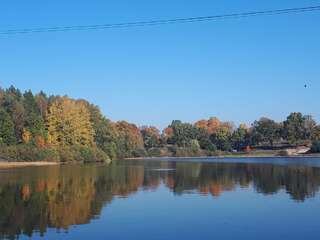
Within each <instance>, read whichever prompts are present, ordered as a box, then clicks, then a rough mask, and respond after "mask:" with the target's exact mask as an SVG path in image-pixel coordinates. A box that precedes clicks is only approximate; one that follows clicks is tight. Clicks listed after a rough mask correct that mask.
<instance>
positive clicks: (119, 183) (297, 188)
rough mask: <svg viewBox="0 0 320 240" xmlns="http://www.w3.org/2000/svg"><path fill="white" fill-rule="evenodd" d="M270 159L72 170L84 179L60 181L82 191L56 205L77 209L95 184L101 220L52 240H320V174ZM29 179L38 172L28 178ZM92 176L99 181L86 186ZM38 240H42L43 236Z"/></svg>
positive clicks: (93, 202)
mask: <svg viewBox="0 0 320 240" xmlns="http://www.w3.org/2000/svg"><path fill="white" fill-rule="evenodd" d="M188 161H189V160H188ZM238 161H239V160H238ZM246 161H252V159H249V160H246ZM263 161H264V160H263ZM268 161H269V162H264V164H257V160H256V162H255V163H252V164H248V163H246V164H235V163H230V162H229V163H207V162H206V161H205V162H203V163H202V164H199V163H194V162H189V163H182V162H181V163H176V162H175V163H173V162H170V163H168V162H158V161H154V162H143V161H135V162H119V164H120V166H114V165H113V166H110V167H108V168H103V167H102V168H99V169H98V170H97V169H94V167H88V168H87V169H85V170H84V169H82V168H81V167H79V168H80V169H76V170H75V171H71V172H77V173H78V174H76V175H74V176H73V177H72V178H68V176H69V175H70V171H69V170H68V169H67V170H64V171H63V174H62V177H60V178H62V179H64V180H66V183H69V184H70V179H71V180H72V181H73V183H76V182H79V185H77V184H75V185H71V186H73V187H75V188H74V189H72V190H71V192H70V193H68V194H67V191H66V192H64V191H62V192H60V190H57V196H58V197H57V196H55V198H54V200H55V201H58V200H59V201H67V202H68V201H71V202H72V201H74V203H77V201H79V200H80V201H81V199H82V196H81V191H82V192H86V191H87V189H86V188H85V186H86V184H89V185H88V186H90V187H92V188H93V189H94V190H95V191H90V190H89V193H90V194H92V196H91V200H90V201H88V202H85V206H87V207H88V208H89V209H91V210H89V211H88V212H92V210H93V209H94V208H96V206H97V205H99V204H102V207H101V209H100V210H99V211H98V212H97V213H98V214H96V215H94V214H92V215H91V216H87V220H88V221H87V223H86V224H80V225H77V226H69V228H68V230H62V229H61V230H59V231H60V233H57V231H56V230H55V229H52V228H50V227H49V228H48V230H47V232H46V233H44V236H45V239H90V238H91V239H246V240H247V239H281V240H282V239H318V236H319V234H320V221H319V220H320V198H319V196H318V190H319V185H320V170H319V169H318V168H312V167H305V166H304V167H303V166H301V165H300V166H297V165H296V164H295V165H290V166H289V167H286V166H283V165H276V166H275V165H271V164H270V159H268ZM308 161H310V160H308ZM313 161H315V160H313ZM317 161H318V160H317ZM310 163H311V162H310ZM281 164H282V163H281ZM308 164H309V163H308ZM313 164H317V163H312V165H313ZM312 165H311V166H312ZM309 166H310V165H309ZM120 169H121V170H120ZM172 170H174V171H172ZM24 171H25V170H22V172H24ZM60 171H61V170H60ZM89 172H90V173H89ZM20 173H21V172H20ZM120 173H121V174H122V175H120ZM29 174H31V171H29V172H28V173H25V175H29ZM33 174H34V175H35V176H36V177H35V178H31V177H30V178H31V179H32V181H35V182H37V181H36V180H38V179H40V178H41V174H40V176H39V175H37V174H35V173H33ZM60 174H61V173H60ZM78 175H80V176H85V178H83V179H82V178H79V176H78ZM0 177H1V176H0ZM69 177H70V176H69ZM118 177H119V178H118ZM48 178H50V177H48ZM90 178H91V179H94V178H95V179H96V183H93V185H90V183H86V181H89V180H88V179H90ZM16 179H19V180H16ZM22 179H24V181H28V180H27V179H28V178H27V177H26V176H24V177H23V178H21V174H20V175H19V174H18V176H16V177H15V178H14V179H11V184H13V185H11V186H16V185H17V184H18V182H19V181H21V180H22ZM84 179H86V180H84ZM7 181H9V179H7ZM48 181H49V182H50V181H51V180H50V179H48ZM62 182H63V181H62ZM89 182H90V181H89ZM2 183H3V182H2ZM60 185H61V184H60ZM1 186H3V185H1ZM61 186H62V187H61V190H63V184H62V185H61ZM36 187H37V186H36ZM38 187H39V186H38ZM66 189H67V188H66ZM88 189H90V188H88ZM63 192H64V193H63ZM61 193H62V195H61ZM109 193H110V194H111V195H110V194H109ZM29 194H31V193H29ZM63 196H65V199H64V198H63ZM84 196H87V193H86V194H84ZM30 197H36V194H35V195H32V194H31V195H30ZM60 197H61V198H60ZM72 197H74V199H73V198H72ZM109 197H111V198H109ZM77 198H78V199H77ZM28 201H30V200H28ZM27 203H28V202H27ZM53 206H55V205H53ZM66 206H68V205H60V207H66ZM29 207H30V206H29ZM55 209H56V210H58V209H57V208H55ZM70 209H77V208H70ZM51 210H53V209H51ZM93 212H94V211H93ZM64 214H73V212H68V211H66V212H65V213H64ZM83 214H86V213H85V212H83ZM58 217H59V216H58ZM60 217H62V218H63V217H64V215H63V214H62V215H60ZM79 217H80V219H81V218H82V215H81V212H80V214H79ZM85 217H86V216H85ZM0 219H1V218H0ZM2 228H3V227H2ZM2 230H3V229H2ZM65 231H66V232H67V233H64V232H65ZM20 239H28V238H27V237H25V236H22V237H20ZM33 239H41V237H40V236H39V234H38V233H35V234H34V235H33Z"/></svg>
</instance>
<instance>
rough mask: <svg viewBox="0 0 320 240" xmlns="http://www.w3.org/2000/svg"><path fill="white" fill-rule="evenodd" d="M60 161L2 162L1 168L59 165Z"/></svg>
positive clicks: (0, 163)
mask: <svg viewBox="0 0 320 240" xmlns="http://www.w3.org/2000/svg"><path fill="white" fill-rule="evenodd" d="M58 164H59V163H58V162H1V161H0V169H4V168H20V167H40V166H52V165H58Z"/></svg>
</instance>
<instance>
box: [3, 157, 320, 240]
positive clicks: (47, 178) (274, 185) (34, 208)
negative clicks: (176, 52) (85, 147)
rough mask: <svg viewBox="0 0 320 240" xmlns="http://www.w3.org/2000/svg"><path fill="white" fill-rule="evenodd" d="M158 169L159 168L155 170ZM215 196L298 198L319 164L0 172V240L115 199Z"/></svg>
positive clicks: (311, 184) (311, 187)
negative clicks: (140, 194)
mask: <svg viewBox="0 0 320 240" xmlns="http://www.w3.org/2000/svg"><path fill="white" fill-rule="evenodd" d="M161 169H163V171H161ZM161 184H163V185H164V186H166V187H167V188H168V189H170V190H171V191H172V192H173V193H174V194H176V195H183V194H185V193H190V192H191V193H194V194H202V195H212V196H214V197H218V196H220V195H221V194H223V192H224V191H233V190H235V189H237V188H249V187H252V188H253V189H254V190H255V191H256V192H258V193H263V194H275V193H277V192H279V191H280V190H285V191H286V192H287V193H288V194H289V195H290V196H291V198H292V199H293V200H295V201H298V202H303V201H305V200H306V199H307V198H311V197H314V196H315V194H316V192H317V191H318V190H319V185H320V168H315V167H308V166H279V165H272V164H247V163H188V162H162V161H133V162H128V161H119V162H117V163H113V164H111V165H110V166H80V165H74V166H71V165H70V166H51V167H38V168H27V169H14V170H2V171H1V172H0V239H6V238H8V239H16V238H18V236H19V235H21V234H24V235H27V236H32V234H33V233H34V232H35V231H36V232H39V233H40V235H45V232H46V231H47V229H48V228H56V229H63V230H68V228H69V227H70V226H72V225H79V224H87V223H89V222H90V220H91V219H94V218H96V217H98V216H99V215H100V213H101V210H102V208H103V206H105V204H109V203H111V201H112V200H113V199H114V198H115V197H129V196H130V194H132V193H135V192H137V191H144V190H156V189H157V188H158V186H159V185H161Z"/></svg>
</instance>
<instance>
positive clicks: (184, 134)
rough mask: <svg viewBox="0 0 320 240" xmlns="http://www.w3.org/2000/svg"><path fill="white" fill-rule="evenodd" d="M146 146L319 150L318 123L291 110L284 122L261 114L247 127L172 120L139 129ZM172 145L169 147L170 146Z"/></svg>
mask: <svg viewBox="0 0 320 240" xmlns="http://www.w3.org/2000/svg"><path fill="white" fill-rule="evenodd" d="M142 135H143V138H144V142H145V147H146V149H153V148H154V147H163V146H175V147H176V148H175V149H174V151H175V152H176V151H177V148H178V150H179V149H180V150H181V149H183V150H184V151H187V154H190V153H192V152H194V153H197V152H199V151H201V150H206V151H207V152H216V151H217V150H218V151H232V150H237V151H243V150H248V149H250V148H251V147H265V148H269V149H272V148H275V147H280V148H281V146H282V147H287V146H299V145H304V146H312V150H313V151H314V152H320V149H319V148H320V147H319V146H320V144H319V143H320V125H317V123H316V121H315V120H314V119H313V118H312V116H309V115H303V114H302V113H291V114H290V115H289V116H288V117H287V119H286V120H285V121H283V122H280V123H279V122H276V121H274V120H272V119H269V118H261V119H259V120H257V121H255V122H254V123H253V124H252V125H251V126H250V127H248V126H246V125H245V124H240V125H239V126H238V127H236V126H235V125H234V124H233V123H232V122H221V121H220V120H219V119H218V118H210V119H209V120H200V121H198V122H196V123H195V124H191V123H183V122H181V121H179V120H175V121H173V122H172V123H171V124H170V125H169V126H168V127H167V128H166V129H164V131H163V133H162V134H161V135H160V132H159V131H158V130H157V129H155V128H154V127H150V128H146V127H144V128H143V129H142ZM171 149H172V148H171Z"/></svg>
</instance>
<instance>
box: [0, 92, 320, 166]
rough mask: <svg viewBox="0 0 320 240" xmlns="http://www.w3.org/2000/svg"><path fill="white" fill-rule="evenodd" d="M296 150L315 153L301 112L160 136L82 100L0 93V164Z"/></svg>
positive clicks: (315, 142)
mask: <svg viewBox="0 0 320 240" xmlns="http://www.w3.org/2000/svg"><path fill="white" fill-rule="evenodd" d="M299 146H304V147H308V148H310V151H309V152H310V153H311V152H312V153H319V152H320V126H319V125H318V124H317V123H316V121H315V120H314V119H313V118H312V116H309V115H303V114H302V113H291V114H290V115H289V116H288V117H287V119H286V120H284V121H283V122H276V121H273V120H272V119H269V118H261V119H259V120H257V121H255V122H254V123H253V124H252V125H251V126H247V125H245V124H240V125H239V126H235V124H233V123H232V122H222V121H220V120H219V119H218V118H216V117H213V118H210V119H209V120H200V121H198V122H196V123H184V122H182V121H179V120H175V121H173V122H172V123H171V124H170V125H169V126H168V127H167V128H165V129H164V130H163V131H162V132H160V130H159V129H157V128H156V127H152V126H143V127H140V128H139V127H137V126H136V125H135V124H132V123H128V122H126V121H118V122H113V121H111V120H109V119H108V118H106V117H105V116H103V114H102V113H101V111H100V109H99V107H97V106H95V105H93V104H91V103H89V102H88V101H86V100H83V99H77V100H76V99H71V98H69V97H68V96H48V95H46V94H45V93H44V92H40V93H36V94H34V93H32V92H31V91H26V92H24V93H22V92H21V91H20V90H19V89H17V88H15V87H13V86H11V87H10V88H8V89H1V88H0V161H6V162H17V161H18V162H34V161H41V162H62V163H68V162H80V163H87V162H109V161H111V160H113V159H120V158H137V157H193V156H249V155H255V156H259V155H260V156H262V155H264V154H270V155H278V154H280V153H282V154H283V151H284V150H285V149H294V148H297V147H299ZM245 153H246V154H245ZM248 154H249V155H248Z"/></svg>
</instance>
